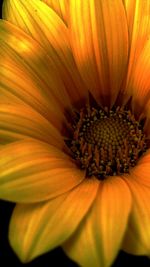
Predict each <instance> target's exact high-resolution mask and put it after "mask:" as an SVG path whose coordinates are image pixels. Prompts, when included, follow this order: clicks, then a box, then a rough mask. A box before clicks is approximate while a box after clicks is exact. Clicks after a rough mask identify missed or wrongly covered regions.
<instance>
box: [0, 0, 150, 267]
mask: <svg viewBox="0 0 150 267" xmlns="http://www.w3.org/2000/svg"><path fill="white" fill-rule="evenodd" d="M18 1H19V0H18ZM31 1H32V0H31ZM1 9H2V4H0V18H1V17H2V14H1ZM13 208H14V204H13V203H9V202H6V201H0V267H5V266H9V265H10V263H11V266H13V267H57V266H60V267H63V266H64V267H77V265H76V264H75V263H74V262H72V261H71V260H70V259H69V258H67V256H66V255H65V254H64V253H63V251H62V249H61V248H57V249H55V250H53V251H50V252H49V253H47V254H45V255H43V256H40V257H38V258H37V259H35V260H33V261H32V262H30V263H28V264H22V263H21V262H20V261H19V260H18V258H17V257H16V255H15V254H14V253H13V251H12V250H11V248H10V246H9V243H8V239H7V232H8V223H9V219H10V216H11V213H12V210H13ZM56 227H57V226H56ZM132 266H140V267H150V260H149V259H148V258H147V257H143V256H142V257H141V256H133V255H130V254H127V253H125V252H123V251H121V252H120V253H119V255H118V257H117V259H116V261H115V262H114V264H113V265H112V267H132ZM91 267H94V266H91Z"/></svg>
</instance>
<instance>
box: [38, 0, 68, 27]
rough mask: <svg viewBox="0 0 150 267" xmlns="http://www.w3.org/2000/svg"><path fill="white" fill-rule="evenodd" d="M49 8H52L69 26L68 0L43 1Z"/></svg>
mask: <svg viewBox="0 0 150 267" xmlns="http://www.w3.org/2000/svg"><path fill="white" fill-rule="evenodd" d="M42 2H44V3H46V4H47V5H48V6H49V7H51V8H52V9H53V10H54V11H55V12H56V13H57V14H58V15H59V16H60V18H61V19H63V21H64V22H65V23H66V25H67V24H68V5H69V1H68V0H42Z"/></svg>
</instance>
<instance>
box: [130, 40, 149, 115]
mask: <svg viewBox="0 0 150 267" xmlns="http://www.w3.org/2000/svg"><path fill="white" fill-rule="evenodd" d="M149 51H150V41H147V43H146V45H145V47H144V49H143V51H142V52H141V54H140V56H139V57H138V59H137V60H136V66H135V67H134V71H133V72H132V77H131V78H130V82H131V86H132V94H133V110H134V112H135V113H136V114H140V113H141V112H144V111H145V110H146V107H145V106H146V104H147V102H148V100H150V79H149V77H150V53H149ZM128 89H130V87H129V88H128ZM147 107H149V105H147ZM148 115H149V112H148Z"/></svg>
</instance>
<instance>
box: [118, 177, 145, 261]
mask: <svg viewBox="0 0 150 267" xmlns="http://www.w3.org/2000/svg"><path fill="white" fill-rule="evenodd" d="M125 180H126V182H127V184H128V186H129V187H130V190H131V193H132V196H133V206H132V211H131V216H130V220H129V225H128V228H127V231H126V235H125V239H124V242H123V245H122V248H123V249H124V250H125V251H126V252H128V253H131V254H135V255H147V256H149V255H150V205H149V200H150V187H147V186H145V185H143V184H141V183H138V182H137V181H135V180H134V179H132V175H131V176H129V177H128V178H125Z"/></svg>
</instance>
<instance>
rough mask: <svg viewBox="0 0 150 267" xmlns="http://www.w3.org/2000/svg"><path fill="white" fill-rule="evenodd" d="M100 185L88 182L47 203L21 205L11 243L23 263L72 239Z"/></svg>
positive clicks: (15, 219)
mask: <svg viewBox="0 0 150 267" xmlns="http://www.w3.org/2000/svg"><path fill="white" fill-rule="evenodd" d="M98 185H99V182H98V181H97V180H90V179H89V180H88V179H87V180H85V181H84V182H82V183H81V184H80V185H79V186H77V187H75V188H74V189H73V190H71V191H69V192H68V193H67V194H63V195H61V196H60V197H57V198H54V199H52V200H51V201H48V202H46V203H45V202H44V203H42V204H41V203H40V204H30V205H27V204H26V205H25V204H22V205H17V206H16V208H15V210H14V213H13V215H12V219H11V222H10V229H9V239H10V244H11V246H12V248H13V249H14V251H15V252H16V254H17V255H18V256H19V258H20V259H21V261H23V262H27V261H30V260H32V259H33V258H35V257H37V256H39V255H41V254H43V253H45V252H47V251H49V250H51V249H53V248H55V247H56V246H59V245H61V244H62V243H63V242H64V241H65V240H66V239H68V237H69V236H70V235H71V234H72V233H73V232H74V231H75V229H76V228H77V226H78V225H79V223H80V221H81V220H82V219H83V217H84V216H85V214H86V213H87V211H88V210H89V208H90V206H91V205H92V203H93V201H94V199H95V196H96V193H97V189H98Z"/></svg>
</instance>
